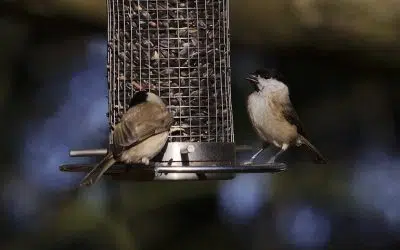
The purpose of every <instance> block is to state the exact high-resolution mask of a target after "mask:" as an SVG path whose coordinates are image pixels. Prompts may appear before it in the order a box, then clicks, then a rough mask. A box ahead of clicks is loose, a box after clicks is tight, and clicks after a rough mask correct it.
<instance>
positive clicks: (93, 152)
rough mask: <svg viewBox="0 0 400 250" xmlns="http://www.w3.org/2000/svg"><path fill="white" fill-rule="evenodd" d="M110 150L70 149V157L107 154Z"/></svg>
mask: <svg viewBox="0 0 400 250" xmlns="http://www.w3.org/2000/svg"><path fill="white" fill-rule="evenodd" d="M107 152H108V150H107V149H106V148H99V149H83V150H70V151H69V156H70V157H85V156H99V155H106V154H107Z"/></svg>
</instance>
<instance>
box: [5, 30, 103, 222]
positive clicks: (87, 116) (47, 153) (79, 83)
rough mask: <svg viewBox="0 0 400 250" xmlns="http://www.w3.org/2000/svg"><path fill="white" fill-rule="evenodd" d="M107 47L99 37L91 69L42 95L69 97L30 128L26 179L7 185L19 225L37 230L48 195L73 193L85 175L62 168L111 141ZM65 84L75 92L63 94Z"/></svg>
mask: <svg viewBox="0 0 400 250" xmlns="http://www.w3.org/2000/svg"><path fill="white" fill-rule="evenodd" d="M106 44H107V43H106V40H105V39H104V38H95V37H94V38H93V39H92V40H91V41H90V42H89V44H88V48H89V49H88V50H87V52H88V53H87V54H86V58H85V61H86V62H87V65H86V68H84V69H82V71H80V72H75V73H74V74H72V75H71V76H68V75H67V76H66V77H67V78H65V79H59V82H55V83H52V84H48V86H49V87H50V86H51V87H50V88H53V89H52V90H51V91H44V92H43V93H42V96H38V98H43V97H44V96H43V95H48V94H52V95H54V96H66V95H67V96H68V98H67V100H66V101H65V103H63V105H62V106H61V107H60V108H59V109H58V110H57V112H55V113H54V115H53V116H52V117H49V118H47V119H45V120H43V121H40V122H37V123H35V124H29V126H27V127H26V129H27V131H26V132H25V142H24V143H25V144H24V149H23V154H22V155H21V156H22V158H23V163H22V164H23V174H22V179H21V181H19V182H12V183H10V185H8V186H6V190H7V194H4V193H3V200H4V202H5V207H6V208H8V212H9V213H10V214H11V215H12V216H13V217H14V218H15V220H16V224H18V225H21V226H27V227H33V226H34V224H35V223H31V222H32V218H31V217H32V216H34V214H35V212H36V211H38V209H39V207H40V205H41V204H42V201H43V200H42V199H43V197H46V196H45V194H46V192H52V191H62V190H68V189H70V188H71V185H76V183H77V180H78V179H80V178H82V177H83V175H82V174H74V173H64V172H61V171H59V166H60V165H61V164H65V163H84V162H87V159H82V158H80V159H79V158H70V157H69V154H68V152H69V150H70V149H73V148H81V147H85V146H86V147H87V146H88V145H90V147H96V145H99V144H100V143H101V142H102V141H104V140H106V139H107V138H108V135H107V126H108V125H107V117H106V112H107V82H106V65H105V64H106V51H107V46H106ZM76 60H77V61H78V60H82V58H76ZM66 81H68V82H69V83H64V82H66ZM60 84H69V92H67V93H65V91H62V92H61V91H60V90H59V86H60ZM88 142H89V143H88ZM22 190H23V191H24V192H22ZM96 198H98V200H99V201H100V200H103V198H104V194H103V195H101V193H99V195H98V196H97V197H96Z"/></svg>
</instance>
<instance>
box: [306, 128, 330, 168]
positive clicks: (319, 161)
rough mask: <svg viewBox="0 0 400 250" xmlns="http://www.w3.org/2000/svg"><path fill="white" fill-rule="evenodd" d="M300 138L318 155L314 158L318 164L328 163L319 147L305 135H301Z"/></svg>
mask: <svg viewBox="0 0 400 250" xmlns="http://www.w3.org/2000/svg"><path fill="white" fill-rule="evenodd" d="M300 140H301V142H302V143H303V144H304V145H306V146H307V147H308V148H309V149H310V150H311V151H313V153H314V154H315V156H316V157H315V158H314V162H315V163H318V164H326V163H327V161H326V160H325V158H324V157H323V156H322V154H321V153H320V152H319V151H318V149H317V148H316V147H314V145H312V144H311V142H309V141H308V140H307V139H306V138H305V137H304V136H301V135H300Z"/></svg>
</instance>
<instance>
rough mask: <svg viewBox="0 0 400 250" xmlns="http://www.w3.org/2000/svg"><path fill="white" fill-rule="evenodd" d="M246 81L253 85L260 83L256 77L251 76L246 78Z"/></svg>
mask: <svg viewBox="0 0 400 250" xmlns="http://www.w3.org/2000/svg"><path fill="white" fill-rule="evenodd" d="M246 80H247V81H249V82H251V83H255V84H257V83H258V80H257V76H255V75H249V76H248V77H246Z"/></svg>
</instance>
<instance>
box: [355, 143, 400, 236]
mask: <svg viewBox="0 0 400 250" xmlns="http://www.w3.org/2000/svg"><path fill="white" fill-rule="evenodd" d="M399 166H400V160H398V159H390V158H389V157H388V156H387V155H386V154H383V153H379V154H377V153H376V152H374V151H372V150H371V151H369V152H366V153H364V155H363V156H362V157H361V159H360V160H359V161H358V162H357V164H356V168H355V170H354V175H353V180H352V188H351V193H352V195H353V197H354V199H355V201H356V203H358V205H359V206H360V207H361V208H362V209H366V210H370V209H372V210H375V211H378V212H380V213H382V215H383V216H384V217H385V218H386V220H387V223H388V225H389V226H391V227H393V229H395V230H398V229H400V182H399V179H400V168H399Z"/></svg>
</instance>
